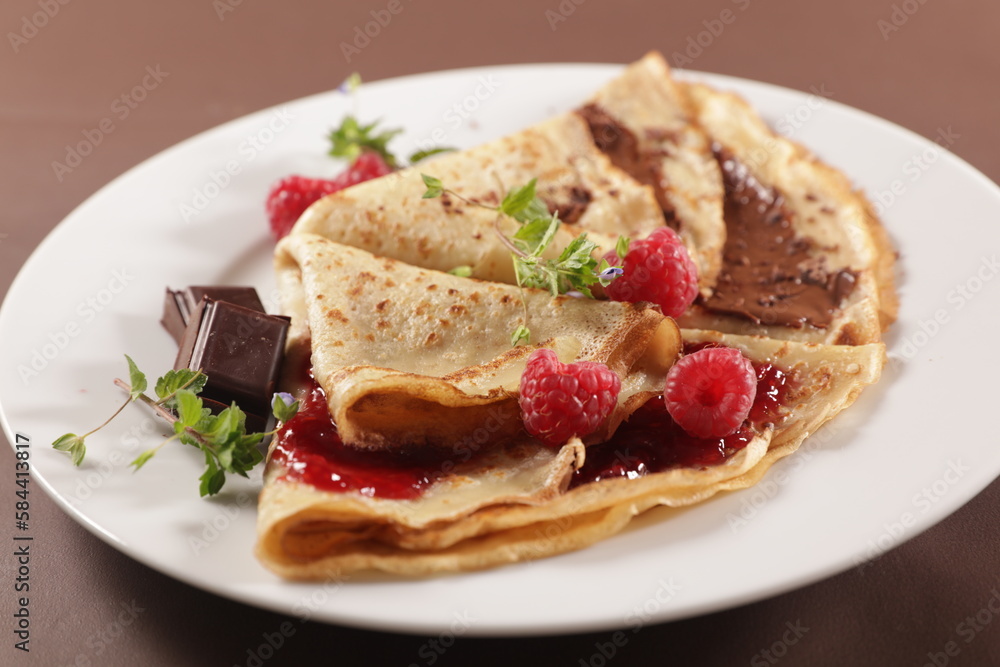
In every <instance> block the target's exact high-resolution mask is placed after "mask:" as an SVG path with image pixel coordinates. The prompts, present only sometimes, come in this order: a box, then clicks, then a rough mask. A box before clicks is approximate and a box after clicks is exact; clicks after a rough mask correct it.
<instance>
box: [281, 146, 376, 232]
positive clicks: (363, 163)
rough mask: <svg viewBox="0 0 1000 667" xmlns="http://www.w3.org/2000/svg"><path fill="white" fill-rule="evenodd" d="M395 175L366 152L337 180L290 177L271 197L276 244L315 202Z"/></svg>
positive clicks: (372, 154)
mask: <svg viewBox="0 0 1000 667" xmlns="http://www.w3.org/2000/svg"><path fill="white" fill-rule="evenodd" d="M391 171H392V169H391V168H390V167H389V166H388V165H387V164H386V163H385V160H383V159H382V156H381V155H379V154H378V153H371V152H364V153H362V154H361V155H360V156H358V159H357V160H355V161H354V162H353V163H352V164H351V166H350V167H348V168H347V170H346V171H344V172H343V173H341V174H340V175H339V176H337V177H336V178H334V179H333V180H327V179H324V178H308V177H306V176H294V175H293V176H286V177H285V178H283V179H281V180H280V181H278V182H277V183H275V184H274V186H273V187H272V188H271V192H270V193H268V195H267V217H268V220H269V221H270V223H271V234H272V235H273V236H274V240H275V241H277V240H279V239H281V238H282V237H283V236H285V235H286V234H288V232H290V231H291V230H292V226H293V225H294V224H295V221H296V220H298V219H299V216H301V215H302V213H303V211H305V210H306V209H307V208H309V205H310V204H312V203H313V202H314V201H316V200H318V199H322V198H323V197H325V196H326V195H328V194H332V193H334V192H337V191H339V190H343V189H344V188H348V187H350V186H352V185H355V184H357V183H362V182H364V181H369V180H371V179H373V178H378V177H379V176H385V175H386V174H388V173H390V172H391Z"/></svg>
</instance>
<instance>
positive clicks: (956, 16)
mask: <svg viewBox="0 0 1000 667" xmlns="http://www.w3.org/2000/svg"><path fill="white" fill-rule="evenodd" d="M401 2H402V5H401V6H402V7H403V11H402V12H400V13H399V14H397V15H395V16H394V17H393V18H392V21H391V23H390V24H389V25H387V26H386V27H385V28H384V29H383V30H382V31H381V33H380V34H379V36H378V37H376V38H375V39H373V40H372V42H371V43H370V44H369V45H368V46H366V47H365V48H364V49H363V50H362V51H361V53H360V54H355V56H354V58H353V61H352V62H351V63H347V62H346V60H345V57H344V56H343V54H342V51H341V47H340V43H341V42H343V41H350V40H351V39H353V36H354V30H355V27H357V26H361V25H363V24H364V23H365V22H367V21H370V20H371V15H370V12H371V11H372V10H375V11H379V10H382V9H384V8H385V7H386V6H387V5H388V2H387V1H384V0H366V1H364V2H353V3H346V2H340V3H320V2H304V1H301V0H298V1H295V2H281V3H278V2H264V1H262V0H256V1H253V0H218V1H217V2H215V3H214V4H213V2H212V1H211V0H199V1H193V0H190V1H179V2H152V1H149V0H141V1H136V2H128V3H125V2H113V1H111V0H91V1H90V2H84V1H83V0H75V1H72V2H68V4H66V5H61V4H59V2H58V0H4V2H3V3H2V7H0V32H2V33H4V34H5V35H6V36H5V38H4V39H3V43H2V44H0V54H2V55H0V82H2V84H0V85H2V88H0V91H2V92H0V204H2V208H0V210H2V211H3V213H2V217H0V294H3V293H6V290H7V288H8V286H9V285H10V281H11V280H12V279H13V277H14V275H15V273H16V271H17V269H18V268H19V267H20V265H21V264H22V263H23V261H24V260H25V258H26V257H27V255H28V254H29V253H30V252H31V251H32V249H33V248H34V247H35V246H36V245H37V244H38V242H39V241H40V240H41V239H42V238H43V236H44V235H45V234H46V233H47V232H48V231H49V230H50V229H52V227H53V226H55V225H56V224H57V223H58V222H59V221H60V220H61V219H62V218H63V217H64V216H65V215H66V214H68V213H69V212H70V211H71V210H72V209H73V208H74V207H75V206H77V205H78V204H79V203H81V202H82V201H83V200H84V199H85V198H86V197H87V196H89V195H90V194H92V193H93V192H95V191H96V190H97V189H98V188H99V187H101V186H102V185H104V184H105V183H106V182H108V181H109V180H111V179H112V178H114V177H115V176H117V175H118V174H120V173H121V172H123V171H124V170H126V169H128V168H129V167H131V166H133V165H135V164H136V163H138V162H140V161H141V160H143V159H145V158H147V157H149V156H151V155H153V154H154V153H156V152H158V151H160V150H161V149H164V148H166V147H168V146H170V145H172V144H174V143H176V142H178V141H180V140H182V139H184V138H186V137H188V136H190V135H192V134H194V133H196V132H200V131H202V130H205V129H208V128H210V127H213V126H215V125H217V124H219V123H221V122H223V121H226V120H229V119H232V118H235V117H238V116H240V115H243V114H245V113H247V112H250V111H254V110H256V109H260V108H263V107H267V106H270V105H274V104H278V103H281V102H284V101H287V100H290V99H293V98H297V97H300V96H302V95H306V94H310V93H314V92H318V91H323V90H327V89H329V88H332V87H335V86H336V85H337V84H338V83H339V82H340V81H342V80H343V79H344V78H345V76H346V75H347V74H348V73H350V72H351V71H354V70H358V71H360V72H361V73H362V74H363V76H364V77H365V79H366V80H369V81H371V80H376V79H381V78H385V77H390V76H397V75H405V74H411V73H416V72H424V71H431V70H437V69H448V68H454V67H465V66H473V65H491V64H504V63H518V62H553V61H585V62H628V61H631V60H634V59H636V58H637V57H639V56H640V55H642V53H643V52H644V51H646V50H648V49H651V48H656V49H660V50H661V51H663V52H664V53H665V54H667V55H668V59H669V60H671V62H673V63H675V64H676V58H674V57H671V54H673V53H674V52H675V51H683V50H684V49H686V48H687V47H688V45H689V42H688V40H689V38H691V39H693V38H694V37H695V36H697V34H698V33H699V32H701V31H703V30H705V24H704V23H703V22H705V21H709V22H711V21H713V20H714V19H717V18H718V17H719V16H720V14H721V12H722V11H723V10H726V9H729V10H733V11H734V14H735V16H736V20H735V21H733V22H732V23H730V24H729V25H726V26H725V28H724V31H723V32H722V34H720V35H718V36H717V37H715V38H714V39H713V41H712V42H711V44H709V45H708V46H707V47H704V48H703V49H702V52H701V53H700V54H698V53H697V52H696V51H693V53H695V54H696V55H697V57H696V58H694V59H693V62H691V63H690V64H688V66H689V67H690V68H692V69H699V70H704V71H710V72H719V73H724V74H732V75H737V76H743V77H748V78H752V79H757V80H761V81H767V82H771V83H776V84H781V85H785V86H789V87H792V88H796V89H800V90H809V89H810V87H813V86H824V87H825V89H826V90H827V91H829V92H830V93H831V94H832V96H833V98H834V99H835V100H837V101H839V102H843V103H846V104H850V105H853V106H856V107H859V108H861V109H864V110H866V111H870V112H872V113H875V114H877V115H880V116H883V117H885V118H887V119H889V120H891V121H894V122H896V123H899V124H901V125H903V126H906V127H908V128H910V129H912V130H914V131H916V132H918V133H920V134H922V135H924V136H926V137H929V138H934V137H935V136H936V135H937V133H938V131H939V129H944V128H949V127H950V128H951V130H952V131H953V132H956V133H958V134H959V135H960V136H959V139H958V140H957V142H956V143H955V144H954V145H953V146H952V147H951V149H952V150H953V151H954V152H955V153H957V154H958V155H959V156H961V157H963V158H965V159H966V160H968V161H969V162H971V163H972V164H973V165H974V166H976V167H978V168H979V169H980V170H982V171H983V172H985V173H986V175H987V176H989V177H990V178H992V179H993V180H994V181H997V180H1000V150H998V146H1000V123H998V121H1000V93H998V90H1000V88H998V85H997V84H998V75H1000V47H998V44H997V35H998V32H1000V3H997V2H996V1H995V0H950V1H949V2H947V3H946V2H945V1H944V0H899V1H896V2H893V1H890V0H841V1H840V2H802V1H798V2H796V1H793V0H732V1H731V0H712V1H709V2H700V3H696V2H693V1H691V2H674V3H660V2H652V1H646V2H635V1H632V2H614V3H613V2H610V1H609V0H585V1H581V0H576V3H574V2H572V0H562V2H561V3H560V2H559V0H549V1H547V2H540V3H531V2H526V1H508V2H490V3H474V2H457V1H448V2H444V1H441V2H435V1H432V0H401ZM577 3H578V4H577ZM45 7H48V11H49V13H50V14H52V16H51V17H48V16H45V15H44V14H40V13H39V12H44V11H45V9H44V8H45ZM560 7H561V8H562V10H563V13H564V14H565V18H566V20H565V21H560V22H558V23H555V29H554V30H553V29H552V26H551V25H550V18H551V16H552V15H551V14H549V15H547V14H546V12H547V11H551V12H559V11H560ZM740 8H745V9H743V10H741V9H740ZM894 19H895V23H896V25H893V24H892V21H893V20H894ZM33 20H34V22H35V23H36V24H39V25H42V27H41V28H39V29H37V30H33V29H32V28H31V27H26V26H27V25H29V24H30V23H31V22H32V21H33ZM26 21H27V22H28V23H26ZM880 21H881V22H883V23H881V24H880ZM880 26H881V28H880ZM887 26H892V27H898V30H892V31H891V32H886V31H887V30H888V28H887ZM12 33H13V34H18V33H21V35H22V36H24V37H26V38H27V39H26V42H25V41H22V40H20V39H15V40H14V42H12V39H11V34H12ZM15 42H16V43H15ZM147 65H152V66H156V65H159V66H160V67H161V69H162V71H165V72H168V73H169V77H168V78H167V79H166V80H165V81H164V83H163V84H162V85H161V86H159V87H158V88H157V89H156V90H154V91H152V92H151V93H150V95H149V97H148V98H147V99H146V100H145V101H144V102H142V104H141V105H139V106H138V108H136V109H135V110H134V111H133V112H132V113H131V114H130V115H129V117H128V118H127V119H126V120H124V121H122V122H120V123H117V127H116V129H115V131H114V132H113V133H112V134H109V135H107V136H106V137H105V139H104V141H103V142H102V143H101V144H100V145H99V146H98V147H97V148H96V149H95V151H94V153H93V154H92V155H91V156H89V157H88V158H87V159H85V160H84V161H83V163H82V164H81V165H80V166H79V167H78V168H76V169H74V170H73V172H72V173H70V174H68V175H66V176H65V178H64V179H63V181H62V182H61V183H60V182H58V181H57V179H56V177H55V175H54V173H53V170H52V167H51V163H52V162H53V161H54V160H62V159H64V157H65V152H66V146H67V145H68V144H75V143H76V142H78V141H79V140H80V139H81V132H83V130H85V129H88V128H92V127H94V126H95V125H96V124H97V122H98V121H100V119H101V118H103V117H105V116H107V115H108V107H109V104H110V103H111V101H112V100H114V99H115V98H116V97H118V96H119V95H120V94H121V93H122V92H124V91H127V90H129V89H131V88H132V86H134V85H135V84H136V82H137V81H139V80H141V77H142V75H143V73H144V70H145V67H146V66H147ZM943 222H946V221H943ZM927 233H928V234H933V233H938V230H937V229H928V230H927ZM97 242H99V240H97V239H95V243H97ZM81 251H85V249H81ZM40 307H44V304H40ZM0 345H2V342H0ZM38 400H39V401H44V397H43V396H39V397H38ZM13 470H14V465H13V457H12V455H11V452H10V450H9V449H8V448H7V447H0V510H2V512H0V514H2V515H3V516H4V517H9V513H10V512H11V511H12V510H13V505H14V501H15V500H16V499H15V498H14V493H13V492H14V486H13V484H12V482H13ZM34 488H35V491H34V493H33V494H32V496H31V503H32V505H31V507H32V521H33V525H34V528H35V534H36V542H35V543H34V549H35V551H34V554H35V558H34V560H33V561H32V568H33V569H32V580H33V583H32V598H31V599H32V602H31V605H32V618H33V625H32V636H31V644H30V646H31V649H32V650H31V653H30V655H24V654H22V653H21V652H19V651H15V650H14V649H13V644H14V641H15V639H14V637H13V635H12V632H11V631H12V627H13V625H12V614H13V611H14V607H13V604H14V598H15V595H14V592H13V590H12V588H13V583H12V577H11V575H10V572H11V570H12V569H13V567H14V561H13V558H12V557H11V556H10V555H9V554H6V553H5V554H4V555H3V556H0V562H2V567H3V577H2V581H0V616H2V618H3V621H2V622H0V663H2V664H18V663H26V664H27V663H30V664H39V665H63V664H73V661H74V660H78V658H79V660H78V663H79V664H86V662H85V660H90V661H91V662H90V664H95V665H139V664H141V665H246V664H247V663H248V661H249V660H250V658H251V654H250V653H249V651H252V650H255V649H256V648H257V647H258V646H260V645H261V643H262V642H263V641H264V640H263V637H264V635H265V634H266V633H275V632H279V631H280V628H281V625H282V623H283V622H284V621H285V620H286V619H285V618H284V617H282V616H281V615H278V614H275V613H271V612H267V611H262V610H259V609H255V608H251V607H247V606H244V605H241V604H238V603H235V602H230V601H228V600H224V599H221V598H217V597H215V596H213V595H210V594H208V593H205V592H202V591H200V590H197V589H194V588H191V587H188V586H186V585H184V584H181V583H178V582H175V581H173V580H171V579H169V578H167V577H164V576H163V575H160V574H158V573H157V572H154V571H152V570H150V569H148V568H146V567H144V566H142V565H139V564H137V563H135V562H133V561H131V560H130V559H128V558H127V557H125V556H123V555H121V554H119V553H118V552H117V551H115V550H114V549H112V548H111V547H108V546H106V545H105V544H104V543H102V542H101V541H99V540H98V539H97V538H95V537H93V536H92V535H90V534H89V533H87V532H86V531H85V530H84V529H82V528H80V527H79V526H77V524H75V523H74V522H73V521H72V520H70V519H69V518H68V517H67V516H65V515H64V514H63V513H62V512H61V511H60V510H59V509H58V508H57V507H56V506H55V505H54V504H53V503H52V502H50V501H49V500H48V499H47V498H45V497H44V496H43V494H42V493H41V491H40V490H39V488H38V487H37V485H36V486H35V487H34ZM998 507H1000V485H998V484H996V483H994V484H993V486H991V487H990V488H989V489H988V490H987V491H986V492H984V493H983V494H981V495H980V496H979V497H978V498H976V499H975V500H973V501H972V502H971V503H969V504H968V505H967V506H966V507H964V508H963V509H962V510H960V511H959V512H957V513H956V514H955V515H954V516H952V517H950V518H949V519H947V520H946V521H944V522H943V523H942V524H940V525H938V526H937V527H935V528H933V529H931V530H930V531H928V532H927V533H925V534H923V535H920V536H918V537H916V538H915V539H913V540H912V541H910V542H908V543H906V544H904V545H903V546H901V547H899V548H897V549H895V550H894V551H891V552H890V553H888V554H886V555H884V556H883V557H881V558H880V559H878V560H877V561H875V562H874V563H872V564H871V565H869V566H867V567H866V568H864V570H863V571H859V570H858V569H854V570H850V571H847V572H845V573H843V574H841V575H839V576H836V577H834V578H832V579H829V580H827V581H824V582H821V583H818V584H815V585H813V586H809V587H807V588H804V589H802V590H799V591H795V592H793V593H789V594H786V595H783V596H780V597H777V598H774V599H770V600H766V601H762V602H759V603H756V604H752V605H749V606H745V607H741V608H737V609H732V610H729V611H724V612H721V613H717V614H712V615H709V616H704V617H700V618H694V619H690V620H685V621H680V622H676V623H671V624H665V625H661V626H655V627H650V628H646V629H644V630H643V631H642V632H641V633H638V634H636V635H634V636H630V637H629V641H628V644H627V645H626V646H624V647H622V648H619V649H617V650H616V655H615V656H614V657H613V658H612V659H610V660H608V661H606V662H607V664H620V665H626V664H628V665H633V664H635V665H643V664H685V665H686V664H698V665H739V664H751V665H765V664H778V663H780V664H783V665H842V664H852V665H904V664H906V665H917V666H919V665H923V664H925V663H928V664H935V663H934V662H932V658H933V659H935V660H936V661H937V664H938V665H941V664H945V661H947V664H952V665H955V664H958V665H986V664H998V663H1000V619H996V618H994V617H993V613H992V612H991V611H989V607H988V605H989V603H990V601H991V600H992V599H993V598H994V595H996V592H995V591H996V590H997V587H998V586H1000V550H998V548H997V547H998V544H1000V540H998V539H997V537H996V534H997V531H996V526H997V525H998V520H1000V516H998V511H997V508H998ZM3 525H6V519H5V522H4V524H3ZM5 530H6V529H5ZM11 530H12V529H11ZM5 552H6V550H5ZM776 557H780V555H776ZM733 567H740V556H739V553H734V554H733ZM747 576H752V573H748V575H747ZM581 586H585V587H593V588H599V587H600V586H601V582H600V581H587V582H581ZM539 594H544V591H540V592H539ZM525 604H530V601H527V600H526V601H525ZM993 604H994V606H996V601H995V600H994V602H993ZM130 606H131V607H133V608H141V609H142V610H143V611H141V612H140V613H138V616H137V617H136V618H135V620H134V622H132V623H131V624H130V625H128V627H127V628H125V630H124V632H122V633H121V634H120V636H117V637H115V638H114V639H113V642H112V643H111V644H110V645H108V647H107V648H106V649H102V646H101V643H100V634H99V633H100V632H102V631H103V632H106V631H107V629H108V628H110V627H112V626H113V624H114V623H115V619H116V618H117V617H119V615H120V614H122V612H123V610H124V609H125V608H128V607H130ZM977 614H980V619H981V620H982V619H986V618H989V619H990V620H992V621H993V622H992V623H991V624H990V625H987V626H985V627H984V628H983V630H982V631H981V632H978V633H976V634H975V635H974V636H972V637H971V638H970V637H968V635H967V634H963V635H959V634H956V632H957V629H958V626H959V624H960V623H963V622H964V621H965V619H966V618H967V617H969V616H973V617H975V616H976V615H977ZM122 618H127V614H126V615H125V616H122ZM787 624H792V625H795V624H799V625H800V627H802V626H804V627H806V628H808V631H807V632H806V633H805V634H804V636H802V638H801V639H800V640H799V641H798V642H797V643H795V644H794V645H792V646H789V647H788V648H787V654H786V653H785V652H783V651H780V650H779V651H778V653H780V654H781V655H780V659H779V656H772V662H768V660H767V657H766V656H764V655H763V654H762V653H761V651H762V650H763V649H767V648H769V647H771V646H772V645H773V644H774V643H775V642H780V641H781V639H782V637H783V635H785V633H786V630H787V628H788V625H787ZM288 627H289V626H286V629H287V628H288ZM291 627H292V629H293V630H294V634H292V635H291V636H290V637H288V638H287V640H285V642H284V645H283V646H282V648H281V649H280V650H279V651H277V653H276V654H275V655H274V656H273V657H271V658H270V659H269V660H267V661H265V662H263V664H265V665H277V664H281V665H285V664H327V663H331V664H366V665H402V666H404V667H406V666H408V665H411V664H416V665H426V664H431V662H430V659H431V658H432V657H433V658H436V661H435V664H438V665H469V664H480V665H508V664H515V663H520V664H526V665H535V664H546V665H574V666H575V665H580V664H593V665H600V664H603V663H602V661H601V658H600V647H601V646H602V645H603V646H604V647H605V650H606V651H607V650H608V649H607V647H608V646H609V644H608V643H609V642H612V641H613V635H612V633H594V634H587V635H579V636H565V637H551V638H539V637H535V638H527V639H512V638H508V639H461V640H459V641H458V642H457V643H456V644H455V645H454V646H451V647H450V648H448V649H447V651H446V652H445V653H444V654H443V655H440V654H439V653H436V652H435V651H434V649H433V647H432V646H431V645H430V644H429V643H428V642H429V640H430V638H428V637H418V636H405V635H393V634H382V633H376V632H369V631H360V630H353V629H347V628H341V627H334V626H327V625H322V624H315V623H308V624H301V623H299V622H298V621H297V620H294V621H293V625H292V626H291ZM789 636H791V635H789ZM966 638H968V639H970V641H968V642H966V641H965V639H966ZM949 641H955V645H954V649H957V652H958V655H957V657H950V656H946V655H945V654H944V650H945V648H946V646H947V645H948V642H949ZM952 652H953V653H954V652H956V651H955V650H953V651H952ZM595 656H596V657H595ZM775 660H776V661H777V663H775V662H773V661H775Z"/></svg>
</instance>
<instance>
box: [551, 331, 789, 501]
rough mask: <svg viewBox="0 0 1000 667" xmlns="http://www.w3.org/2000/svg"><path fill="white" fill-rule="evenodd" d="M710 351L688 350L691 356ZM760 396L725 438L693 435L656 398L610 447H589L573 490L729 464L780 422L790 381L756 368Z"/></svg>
mask: <svg viewBox="0 0 1000 667" xmlns="http://www.w3.org/2000/svg"><path fill="white" fill-rule="evenodd" d="M702 347H707V345H693V346H690V347H687V346H686V347H685V353H688V354H690V353H691V352H694V351H696V350H697V349H701V348H702ZM753 367H754V371H756V373H757V396H756V397H755V398H754V402H753V407H752V408H750V415H749V416H748V417H747V419H746V421H745V422H744V423H743V425H742V426H741V427H740V428H738V429H737V430H736V432H735V433H732V434H731V435H727V436H726V437H724V438H696V437H694V436H691V435H688V434H687V433H685V432H684V430H683V429H682V428H681V427H680V426H678V425H677V423H676V422H674V420H673V419H672V418H671V417H670V414H669V413H668V412H667V406H666V404H665V403H664V402H663V396H657V397H655V398H652V399H650V400H649V401H647V402H646V404H645V405H643V406H642V407H641V408H639V409H638V410H636V411H635V412H634V413H633V414H632V416H631V417H630V418H629V420H628V421H627V422H624V423H623V424H622V425H621V426H619V427H618V430H617V431H615V434H614V435H613V436H611V439H610V440H608V441H607V442H602V443H601V444H599V445H593V446H590V447H587V458H586V462H585V463H584V465H583V467H582V468H580V469H579V470H577V471H576V473H574V475H573V480H572V482H571V483H570V487H571V488H572V487H577V486H580V485H581V484H586V483H588V482H596V481H598V480H602V479H609V478H613V477H626V478H628V479H635V478H636V477H641V476H643V475H648V474H649V473H654V472H661V471H664V470H669V469H671V468H704V467H708V466H713V465H718V464H720V463H723V462H724V461H726V459H728V458H729V457H731V456H732V455H733V454H735V453H736V452H738V451H740V450H741V449H743V448H744V447H746V446H747V444H749V442H750V441H751V440H753V437H754V435H755V434H756V433H757V432H758V431H759V429H761V428H763V427H764V426H766V425H767V424H769V423H774V422H775V421H776V420H777V419H778V418H779V414H778V411H779V408H780V407H781V405H782V403H783V401H784V398H785V394H786V393H787V390H788V386H789V382H790V378H789V377H788V375H787V374H786V373H785V372H783V371H782V370H781V369H779V368H777V367H775V366H773V365H771V364H754V365H753Z"/></svg>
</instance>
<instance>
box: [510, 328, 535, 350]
mask: <svg viewBox="0 0 1000 667" xmlns="http://www.w3.org/2000/svg"><path fill="white" fill-rule="evenodd" d="M529 342H531V331H530V330H529V329H528V327H526V326H524V325H523V324H522V325H520V326H519V327H518V328H516V329H514V331H513V333H511V334H510V346H511V347H517V345H518V343H524V344H525V345H527V344H528V343H529Z"/></svg>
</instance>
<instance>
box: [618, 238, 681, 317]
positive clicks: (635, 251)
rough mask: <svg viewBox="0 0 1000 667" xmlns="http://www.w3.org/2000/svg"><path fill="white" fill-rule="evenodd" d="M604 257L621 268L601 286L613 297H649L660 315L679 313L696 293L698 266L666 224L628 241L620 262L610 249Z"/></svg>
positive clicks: (619, 299)
mask: <svg viewBox="0 0 1000 667" xmlns="http://www.w3.org/2000/svg"><path fill="white" fill-rule="evenodd" d="M605 259H606V260H607V261H608V264H611V265H612V266H621V267H622V268H623V269H624V273H623V274H622V275H621V276H619V277H617V278H615V279H614V280H612V281H611V284H609V285H608V286H607V287H605V288H604V292H605V293H606V294H607V295H608V298H610V299H612V300H614V301H650V302H652V303H655V304H657V305H658V306H659V307H660V309H661V310H662V311H663V314H664V315H668V316H670V317H679V316H680V315H681V314H682V313H683V312H684V311H685V310H687V307H688V306H690V305H691V303H692V302H693V301H694V298H695V297H696V296H697V295H698V269H697V268H696V267H695V265H694V262H692V261H691V257H690V256H689V255H688V252H687V248H685V247H684V243H683V242H682V241H681V238H680V237H679V236H678V235H677V233H676V232H675V231H674V230H672V229H670V228H669V227H661V228H659V229H657V230H656V231H654V232H653V233H652V234H650V235H649V236H647V237H646V238H645V239H641V240H639V241H633V242H632V243H630V244H629V249H628V253H626V255H625V261H624V263H622V262H621V260H620V259H619V257H618V255H617V254H615V253H614V252H613V251H612V252H610V253H608V254H607V255H605Z"/></svg>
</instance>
